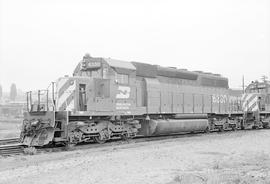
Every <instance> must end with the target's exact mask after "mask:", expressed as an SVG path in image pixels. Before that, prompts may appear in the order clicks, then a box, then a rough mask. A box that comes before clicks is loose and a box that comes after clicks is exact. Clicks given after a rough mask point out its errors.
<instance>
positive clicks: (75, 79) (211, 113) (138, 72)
mask: <svg viewBox="0 0 270 184" xmlns="http://www.w3.org/2000/svg"><path fill="white" fill-rule="evenodd" d="M269 86H270V84H269V82H267V81H263V82H261V83H260V82H254V83H251V84H250V85H249V86H248V87H247V88H246V89H245V91H244V92H243V91H242V90H233V89H229V86H228V79H227V78H226V77H223V76H221V75H219V74H213V73H209V72H202V71H188V70H186V69H177V68H172V67H162V66H158V65H151V64H147V63H139V62H127V61H121V60H117V59H111V58H102V57H91V56H90V55H89V54H86V55H85V56H84V57H83V59H82V60H81V61H80V62H79V63H78V65H77V67H76V68H75V70H74V72H73V76H70V77H69V76H65V77H60V78H59V79H58V80H57V81H56V82H53V85H52V89H51V90H49V89H47V90H38V91H37V92H34V91H30V92H28V93H27V110H26V111H25V113H24V121H23V128H22V131H21V137H20V140H21V143H22V144H23V145H26V146H37V147H38V146H39V147H42V146H47V145H57V144H73V145H74V144H78V143H81V142H97V143H104V142H106V141H107V140H111V139H119V138H122V139H128V138H133V137H136V136H158V135H168V134H178V133H184V132H185V133H187V132H208V131H223V130H236V129H247V128H268V127H269V124H270V94H269V91H270V90H269V89H270V87H269Z"/></svg>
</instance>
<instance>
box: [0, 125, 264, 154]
mask: <svg viewBox="0 0 270 184" xmlns="http://www.w3.org/2000/svg"><path fill="white" fill-rule="evenodd" d="M259 130H263V129H258V130H252V131H259ZM243 131H250V130H242V131H223V132H212V133H210V135H211V134H230V133H240V132H243ZM203 135H206V133H203V132H195V133H183V134H173V135H162V136H153V137H143V136H142V137H136V138H133V139H128V140H125V141H124V140H120V139H118V140H111V141H108V142H106V143H104V144H95V143H80V144H78V145H76V146H74V147H72V148H66V147H64V146H62V147H53V148H37V149H36V150H35V153H33V154H36V153H37V154H38V153H48V152H61V151H67V150H80V149H81V150H85V149H95V148H101V147H110V146H117V145H123V144H137V143H143V142H154V141H163V140H164V141H166V140H170V139H176V138H184V137H196V136H203ZM0 141H2V140H0ZM24 148H25V147H24V146H23V145H21V144H6V145H0V156H12V155H19V154H24V153H25V151H24ZM28 154H29V153H28ZM30 154H31V153H30Z"/></svg>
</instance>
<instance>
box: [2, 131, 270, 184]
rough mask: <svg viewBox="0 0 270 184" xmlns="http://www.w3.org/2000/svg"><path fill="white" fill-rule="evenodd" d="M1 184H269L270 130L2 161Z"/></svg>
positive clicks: (195, 137) (186, 138) (211, 135)
mask: <svg viewBox="0 0 270 184" xmlns="http://www.w3.org/2000/svg"><path fill="white" fill-rule="evenodd" d="M0 183H8V184H11V183H16V184H17V183H27V184H32V183H33V184H34V183H53V184H55V183H83V184H84V183H85V184H91V183H93V184H96V183H97V184H104V183H110V184H114V183H115V184H116V183H117V184H119V183H124V184H129V183H132V184H133V183H140V184H147V183H160V184H174V183H175V184H176V183H188V184H194V183H218V184H219V183H251V184H253V183H270V130H259V131H245V132H243V131H241V132H240V131H239V132H231V133H222V134H217V133H214V134H208V135H206V134H204V135H195V136H192V137H183V138H177V139H173V140H163V141H154V142H145V143H136V144H135V143H130V144H123V145H117V146H114V147H103V148H95V149H88V150H80V151H69V152H61V153H49V154H40V155H34V156H16V157H11V158H0Z"/></svg>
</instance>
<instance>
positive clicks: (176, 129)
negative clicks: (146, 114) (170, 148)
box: [139, 119, 208, 136]
mask: <svg viewBox="0 0 270 184" xmlns="http://www.w3.org/2000/svg"><path fill="white" fill-rule="evenodd" d="M207 128H208V120H207V119H158V120H149V121H144V122H142V123H141V129H140V131H139V135H143V136H155V135H169V134H177V133H185V132H186V133H187V132H199V131H204V130H206V129H207Z"/></svg>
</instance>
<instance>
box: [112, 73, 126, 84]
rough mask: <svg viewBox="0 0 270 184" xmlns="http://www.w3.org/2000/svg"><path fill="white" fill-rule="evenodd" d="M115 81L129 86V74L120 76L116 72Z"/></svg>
mask: <svg viewBox="0 0 270 184" xmlns="http://www.w3.org/2000/svg"><path fill="white" fill-rule="evenodd" d="M115 81H116V82H117V83H120V84H128V82H129V76H128V75H127V74H120V73H117V72H115Z"/></svg>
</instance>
